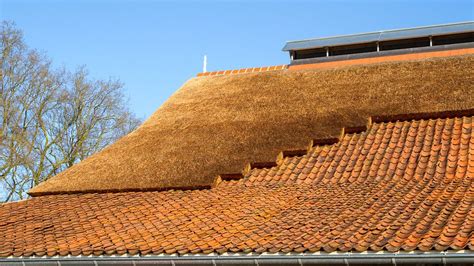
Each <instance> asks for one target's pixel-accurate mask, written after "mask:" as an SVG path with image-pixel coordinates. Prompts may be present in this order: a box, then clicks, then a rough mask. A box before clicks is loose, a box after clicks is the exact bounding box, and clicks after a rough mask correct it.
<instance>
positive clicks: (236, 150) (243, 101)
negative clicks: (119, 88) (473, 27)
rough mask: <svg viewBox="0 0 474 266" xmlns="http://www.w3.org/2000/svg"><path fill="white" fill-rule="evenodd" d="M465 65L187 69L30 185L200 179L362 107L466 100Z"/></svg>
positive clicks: (192, 182) (472, 76) (459, 60)
mask: <svg viewBox="0 0 474 266" xmlns="http://www.w3.org/2000/svg"><path fill="white" fill-rule="evenodd" d="M473 68H474V56H473V55H465V56H458V57H450V58H438V59H425V60H420V61H409V62H398V63H393V62H392V63H383V64H376V65H366V66H352V67H345V68H336V69H325V70H301V71H290V70H282V71H273V72H263V73H250V74H238V75H229V76H216V77H200V78H193V79H191V80H189V81H188V82H186V83H185V84H184V85H183V87H181V88H180V89H179V90H178V91H177V92H176V93H175V94H174V95H173V96H172V97H170V99H168V101H167V102H166V103H164V104H163V105H162V106H161V107H160V108H159V109H158V110H157V111H156V112H155V113H154V114H153V115H152V116H151V117H150V118H149V119H148V120H147V121H145V123H144V124H143V125H142V126H140V127H139V128H138V129H137V130H135V131H134V132H132V133H131V134H129V135H127V136H125V137H124V138H122V139H120V140H119V141H117V142H116V143H115V144H113V145H110V146H109V147H107V148H106V149H104V150H103V151H101V152H99V153H97V154H95V155H93V156H91V157H89V158H88V159H86V160H84V161H83V162H81V163H79V164H77V165H75V166H73V167H72V168H70V169H68V170H66V171H64V172H62V173H60V174H59V175H57V176H55V177H53V178H51V179H49V180H48V181H46V182H44V183H42V184H40V185H38V186H37V187H35V188H33V189H32V190H30V194H31V195H42V194H51V193H64V192H86V191H87V192H91V191H130V190H159V189H166V188H197V187H208V186H210V185H212V183H213V182H214V180H215V177H216V176H217V175H219V174H225V173H238V172H241V171H242V168H243V167H244V165H246V164H247V163H248V162H259V161H274V160H275V157H276V156H277V154H278V153H279V152H280V151H281V150H288V149H290V150H291V149H301V148H304V147H306V146H307V145H308V143H309V141H310V140H311V139H315V138H327V137H337V136H338V135H339V134H340V130H341V128H342V127H353V126H361V125H364V124H366V121H367V118H368V117H369V116H371V115H393V114H402V113H415V112H435V111H445V110H458V109H471V108H474V97H473V89H474V88H473V87H474V86H473V84H474V73H473V72H472V69H473Z"/></svg>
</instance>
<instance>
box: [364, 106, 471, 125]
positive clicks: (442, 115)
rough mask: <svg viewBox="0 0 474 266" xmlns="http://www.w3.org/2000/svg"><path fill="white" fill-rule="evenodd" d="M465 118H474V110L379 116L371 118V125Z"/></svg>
mask: <svg viewBox="0 0 474 266" xmlns="http://www.w3.org/2000/svg"><path fill="white" fill-rule="evenodd" d="M464 116H474V109H465V110H451V111H441V112H424V113H411V114H399V115H377V116H371V117H369V125H371V124H372V123H389V122H396V121H411V120H428V119H446V118H455V117H464Z"/></svg>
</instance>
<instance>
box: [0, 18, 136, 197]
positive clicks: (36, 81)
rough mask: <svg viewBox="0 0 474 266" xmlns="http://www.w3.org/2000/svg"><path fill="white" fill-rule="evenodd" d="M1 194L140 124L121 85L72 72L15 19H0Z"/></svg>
mask: <svg viewBox="0 0 474 266" xmlns="http://www.w3.org/2000/svg"><path fill="white" fill-rule="evenodd" d="M0 34H1V36H0V38H1V47H0V49H1V53H2V54H1V61H0V64H1V69H0V79H1V87H0V200H2V201H10V200H17V199H22V198H24V197H26V196H27V195H26V191H27V190H28V189H30V188H31V187H33V186H35V185H36V184H38V183H39V182H42V181H44V180H46V179H48V178H49V177H51V176H53V175H55V174H57V173H59V172H61V171H63V170H64V169H66V168H68V167H70V166H72V165H74V164H75V163H77V162H79V161H81V160H83V159H84V158H86V157H88V156H90V155H91V154H93V153H95V152H97V151H99V150H101V149H102V148H104V147H105V146H107V145H109V144H110V143H112V142H114V141H116V140H117V139H118V138H120V137H121V136H123V135H125V134H127V133H129V132H130V131H132V130H133V129H134V128H136V127H137V126H138V125H139V123H140V120H139V119H137V118H136V117H135V116H134V115H133V114H132V113H131V112H130V111H129V109H128V107H127V102H126V98H125V96H124V94H123V92H122V91H123V84H122V83H120V82H119V81H117V80H93V79H91V78H89V75H88V73H87V70H86V69H85V67H81V68H79V69H78V70H77V71H75V72H74V73H69V72H67V71H65V70H56V69H53V67H52V65H51V62H50V61H49V60H48V59H47V58H46V57H45V56H43V55H41V54H39V53H38V52H36V51H35V50H30V49H28V48H27V47H26V45H25V44H24V42H23V38H22V33H21V32H20V31H19V30H18V29H16V28H15V26H14V25H13V24H12V23H9V22H2V24H1V33H0Z"/></svg>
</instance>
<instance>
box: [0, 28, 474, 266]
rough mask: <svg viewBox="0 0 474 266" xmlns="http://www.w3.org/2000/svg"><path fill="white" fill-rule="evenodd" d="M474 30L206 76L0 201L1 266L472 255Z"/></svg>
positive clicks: (422, 33)
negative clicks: (23, 195) (24, 192)
mask: <svg viewBox="0 0 474 266" xmlns="http://www.w3.org/2000/svg"><path fill="white" fill-rule="evenodd" d="M473 33H474V23H472V22H469V23H458V24H450V25H439V26H431V27H423V28H416V29H404V30H396V31H385V32H378V33H369V34H361V35H351V36H341V37H333V38H323V39H314V40H305V41H297V42H288V43H287V45H286V46H285V48H284V50H285V51H288V52H289V54H290V60H291V63H290V64H289V65H282V66H270V67H256V68H248V69H239V70H227V71H216V72H205V73H200V74H198V77H196V78H192V79H191V80H189V81H188V82H186V83H185V84H184V85H183V87H181V88H180V89H179V90H178V91H177V92H176V93H175V94H174V95H173V96H171V97H170V99H168V101H167V102H166V103H164V104H163V105H162V106H161V107H160V108H159V109H158V110H157V111H156V112H155V113H154V114H153V115H152V116H151V117H150V118H149V119H148V120H146V121H145V122H144V123H143V124H142V125H141V126H140V127H139V128H138V129H136V130H135V131H134V132H132V133H131V134H129V135H127V136H125V137H124V138H122V139H120V140H119V141H117V142H116V143H115V144H113V145H111V146H109V147H107V148H106V149H104V150H103V151H101V152H99V153H97V154H95V155H93V156H91V157H89V158H87V159H86V160H84V161H82V162H81V163H79V164H77V165H75V166H73V167H71V168H70V169H68V170H66V171H64V172H62V173H60V174H59V175H57V176H55V177H53V178H51V179H49V180H47V181H46V182H44V183H42V184H40V185H38V186H37V187H35V188H33V189H32V190H30V192H29V194H30V195H31V196H32V198H30V199H28V200H24V201H19V202H12V203H6V204H2V205H0V264H22V265H23V264H39V263H41V264H51V265H52V264H54V265H58V264H60V265H63V264H81V265H82V264H84V265H87V264H91V265H92V264H94V265H95V264H130V265H135V264H163V265H187V264H201V265H241V264H242V265H275V264H280V265H313V264H340V265H353V264H376V263H377V264H389V265H403V264H419V265H428V264H434V265H436V264H439V265H445V264H450V265H451V264H453V265H454V264H456V265H464V264H466V265H470V264H472V262H473V261H474V233H473V232H474V208H473V204H474V183H473V181H474V97H473V96H474V85H473V84H474V72H473V71H472V69H473V67H474V39H473ZM374 36H375V37H374ZM374 47H375V50H373V49H374Z"/></svg>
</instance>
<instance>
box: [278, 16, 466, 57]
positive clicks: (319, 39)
mask: <svg viewBox="0 0 474 266" xmlns="http://www.w3.org/2000/svg"><path fill="white" fill-rule="evenodd" d="M470 24H471V25H473V26H474V21H462V22H454V23H446V24H435V25H428V26H420V27H408V28H399V29H390V30H379V31H370V32H362V33H354V34H340V35H333V36H327V37H321V38H307V39H301V40H292V41H286V43H285V46H283V48H282V51H285V52H286V51H290V50H292V49H288V48H287V46H289V45H292V44H297V43H305V42H311V41H321V40H330V39H337V38H346V37H357V36H364V35H374V34H379V35H380V34H382V33H391V32H399V31H400V32H401V31H410V30H422V29H430V28H441V27H449V26H461V25H470Z"/></svg>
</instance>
